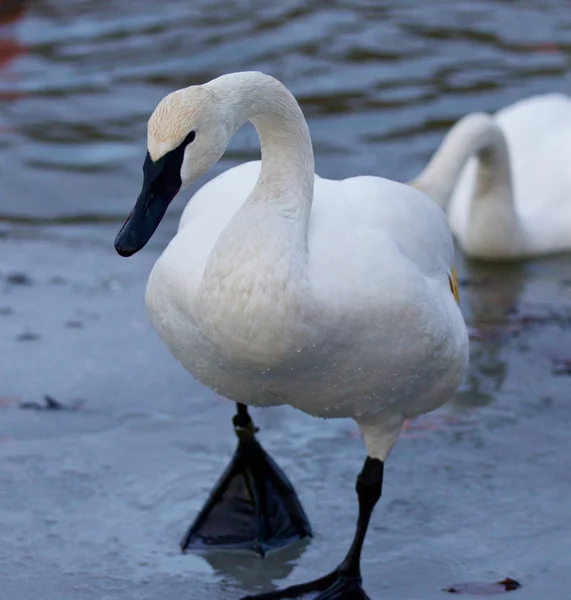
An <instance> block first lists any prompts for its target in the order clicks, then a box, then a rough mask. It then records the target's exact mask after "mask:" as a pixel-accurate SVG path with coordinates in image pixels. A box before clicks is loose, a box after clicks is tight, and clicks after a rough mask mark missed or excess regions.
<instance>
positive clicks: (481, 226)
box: [412, 113, 527, 260]
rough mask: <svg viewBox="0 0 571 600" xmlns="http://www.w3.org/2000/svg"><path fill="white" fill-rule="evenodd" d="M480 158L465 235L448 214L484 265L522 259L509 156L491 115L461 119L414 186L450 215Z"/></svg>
mask: <svg viewBox="0 0 571 600" xmlns="http://www.w3.org/2000/svg"><path fill="white" fill-rule="evenodd" d="M474 155H475V159H476V173H475V178H474V182H473V187H472V188H471V193H470V194H471V195H470V198H469V209H468V214H467V220H466V221H465V223H464V225H462V226H461V228H460V229H457V228H456V227H455V221H454V219H453V217H452V213H451V211H450V210H449V211H448V212H449V215H450V216H451V223H452V226H453V228H454V231H455V233H456V235H457V237H458V239H459V242H460V245H461V246H462V247H463V249H464V251H466V252H467V253H468V254H470V255H471V256H474V257H479V258H483V259H491V260H493V259H506V258H512V257H516V256H519V255H521V254H522V253H524V252H525V251H526V248H527V241H526V236H525V233H524V231H523V230H522V227H521V223H520V219H519V216H518V214H517V210H516V207H515V204H514V194H513V187H512V178H511V166H510V155H509V150H508V146H507V142H506V138H505V136H504V134H503V132H502V130H501V129H500V127H499V126H498V125H497V124H496V122H495V120H494V119H493V118H492V117H491V116H490V115H487V114H485V113H472V114H469V115H467V116H466V117H464V118H462V119H460V121H458V123H457V124H456V125H455V126H454V127H453V128H452V129H451V130H450V131H449V132H448V134H447V135H446V137H445V138H444V140H443V142H442V143H441V144H440V147H439V148H438V150H437V151H436V153H435V155H434V156H433V158H432V160H431V161H430V162H429V163H428V165H427V166H426V168H425V169H424V171H422V173H421V174H420V175H419V176H418V177H417V179H416V180H415V181H413V182H412V185H413V186H414V187H416V188H417V189H419V190H421V191H423V192H425V193H426V194H428V195H429V196H430V197H431V198H432V199H433V200H435V201H436V202H437V203H438V204H439V205H440V206H441V207H442V208H443V209H447V207H448V202H449V200H450V197H451V195H452V192H453V190H454V187H455V185H456V184H457V182H458V178H459V175H460V173H461V171H462V169H463V168H464V166H465V164H466V162H467V161H468V160H469V159H470V158H471V157H472V156H474Z"/></svg>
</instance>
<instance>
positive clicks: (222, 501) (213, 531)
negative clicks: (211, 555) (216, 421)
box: [180, 407, 312, 556]
mask: <svg viewBox="0 0 571 600" xmlns="http://www.w3.org/2000/svg"><path fill="white" fill-rule="evenodd" d="M244 408H245V407H244ZM234 425H235V427H236V433H237V435H238V439H239V442H238V447H237V448H236V452H235V453H234V456H233V457H232V460H231V462H230V464H229V465H228V467H227V469H226V471H225V472H224V473H223V475H222V477H221V478H220V479H219V481H218V483H217V484H216V485H215V487H214V489H213V490H212V492H211V494H210V498H209V499H208V500H207V501H206V504H205V505H204V507H203V508H202V510H201V511H200V513H199V514H198V516H197V518H196V519H195V521H194V523H192V525H191V526H190V527H189V529H188V530H187V532H186V534H185V535H184V537H183V538H182V540H181V542H180V546H181V549H182V551H183V552H184V551H185V550H187V549H195V550H204V549H209V548H211V549H247V550H253V551H254V552H257V553H258V554H260V555H262V556H263V555H264V554H265V553H266V552H268V551H269V550H272V549H275V548H280V547H283V546H287V545H288V544H291V543H293V542H295V541H297V540H300V539H302V538H304V537H307V536H311V535H312V531H311V527H310V525H309V521H308V519H307V516H306V515H305V512H304V510H303V508H302V506H301V503H300V501H299V499H298V497H297V494H296V493H295V490H294V488H293V486H292V484H291V483H290V481H289V480H288V478H287V477H286V475H285V474H284V472H283V471H282V470H281V469H280V467H279V466H278V465H277V464H276V463H275V462H274V461H273V460H272V458H271V457H270V456H269V455H268V453H267V452H266V451H265V450H264V449H263V448H262V446H261V445H260V444H259V442H258V441H257V440H256V438H255V436H254V434H255V431H256V429H255V428H254V426H253V423H252V422H251V420H250V417H249V415H248V414H247V412H243V413H242V414H240V410H239V414H238V415H236V417H235V418H234Z"/></svg>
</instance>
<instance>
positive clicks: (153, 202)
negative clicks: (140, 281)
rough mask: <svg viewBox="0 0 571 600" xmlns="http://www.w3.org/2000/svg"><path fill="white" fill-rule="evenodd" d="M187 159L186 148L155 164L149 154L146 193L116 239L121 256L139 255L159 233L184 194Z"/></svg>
mask: <svg viewBox="0 0 571 600" xmlns="http://www.w3.org/2000/svg"><path fill="white" fill-rule="evenodd" d="M183 155H184V147H183V148H182V149H181V148H180V147H179V148H176V149H175V150H173V151H171V152H169V153H167V154H165V155H164V156H163V157H162V158H160V159H159V160H158V161H156V162H154V161H153V160H152V159H151V157H150V155H149V153H148V152H147V157H146V158H145V163H144V164H143V189H142V190H141V193H140V194H139V197H138V198H137V202H136V203H135V207H134V208H133V210H132V211H131V214H130V215H129V217H128V219H127V221H126V222H125V224H124V225H123V227H121V230H120V231H119V233H118V234H117V237H116V238H115V250H117V252H118V253H119V254H120V255H121V256H132V255H133V254H135V252H138V251H139V250H140V249H141V248H142V247H143V246H144V245H145V244H146V243H147V242H148V241H149V240H150V239H151V237H152V236H153V233H155V231H156V229H157V227H158V226H159V223H160V222H161V219H162V218H163V216H164V214H165V212H166V210H167V208H168V206H169V204H170V203H171V201H172V199H173V198H174V197H175V196H176V195H177V194H178V191H179V190H180V186H181V179H180V168H181V165H182V159H183Z"/></svg>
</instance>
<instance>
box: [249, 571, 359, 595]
mask: <svg viewBox="0 0 571 600" xmlns="http://www.w3.org/2000/svg"><path fill="white" fill-rule="evenodd" d="M282 598H292V599H296V598H297V599H299V600H371V599H370V598H369V596H367V594H366V593H365V590H363V586H362V584H361V578H360V577H347V576H346V575H343V574H341V573H338V572H337V571H335V572H333V573H330V574H329V575H326V576H325V577H322V578H321V579H316V580H315V581H309V582H308V583H302V584H300V585H293V586H291V587H289V588H285V589H283V590H276V591H273V592H267V593H265V594H257V595H255V596H244V597H243V598H241V599H240V600H281V599H282Z"/></svg>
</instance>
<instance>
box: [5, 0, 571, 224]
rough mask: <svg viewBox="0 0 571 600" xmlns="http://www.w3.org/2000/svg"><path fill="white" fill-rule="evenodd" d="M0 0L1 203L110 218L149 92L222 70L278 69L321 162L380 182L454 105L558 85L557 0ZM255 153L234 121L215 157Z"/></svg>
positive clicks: (127, 199) (568, 29) (568, 46)
mask: <svg viewBox="0 0 571 600" xmlns="http://www.w3.org/2000/svg"><path fill="white" fill-rule="evenodd" d="M0 6H1V7H2V8H1V9H0V15H3V18H2V17H0V18H2V20H3V22H4V24H3V25H0V36H1V37H0V53H1V54H0V69H1V71H0V127H1V133H0V169H1V170H0V177H1V179H0V181H1V190H2V195H1V197H0V214H2V215H3V216H13V217H51V216H64V215H65V216H74V215H85V214H91V215H100V216H101V215H105V216H117V217H118V218H119V216H122V215H123V214H124V213H125V211H126V210H127V209H128V208H129V207H130V206H131V203H132V201H133V198H134V196H135V195H136V193H137V192H138V187H139V184H140V173H141V165H142V158H143V156H144V152H145V125H146V119H147V118H148V116H149V114H150V113H151V111H152V110H153V108H154V107H155V105H156V103H157V102H158V100H160V98H161V97H162V96H163V95H165V94H166V93H168V92H170V91H171V90H173V89H175V88H178V87H182V86H186V85H189V84H193V83H201V82H204V81H207V80H209V79H211V78H213V77H215V76H217V75H220V74H222V73H225V72H230V71H237V70H247V69H260V70H262V71H265V72H267V73H269V74H272V75H274V76H276V77H278V78H280V79H281V80H283V81H284V83H285V84H286V85H287V86H288V87H289V88H290V89H291V90H292V91H293V92H294V94H295V95H296V96H297V98H298V99H299V101H300V102H301V105H302V107H303V109H304V111H305V114H306V115H307V118H308V120H309V123H310V127H311V133H312V136H313V140H314V143H315V147H316V159H317V168H318V171H319V172H320V173H321V174H323V175H326V176H327V175H329V176H331V175H338V176H349V175H352V174H357V173H375V174H382V175H385V176H389V177H392V178H395V179H406V178H408V177H412V176H413V175H414V174H415V173H416V172H417V171H418V170H419V169H420V168H421V166H422V164H423V162H424V160H425V159H426V158H427V157H428V156H429V154H430V152H431V151H432V150H433V149H434V148H435V146H436V144H437V143H438V141H439V139H440V138H441V136H442V134H443V133H444V131H445V129H446V127H448V126H449V125H450V124H451V123H453V122H454V121H455V120H456V119H457V118H459V117H460V116H462V115H463V114H465V113H466V112H468V111H471V110H476V109H478V110H496V109H498V108H500V107H502V106H504V105H506V104H508V103H510V102H513V101H514V100H516V99H518V98H520V97H523V96H526V95H529V94H532V93H535V92H544V91H552V90H566V89H567V88H568V86H569V81H570V73H569V56H570V51H571V5H569V3H568V2H566V0H559V1H557V0H551V1H543V2H541V1H536V2H521V1H520V2H517V3H513V2H508V1H506V2H498V1H495V2H485V1H478V2H475V1H472V0H471V1H470V2H459V1H458V2H451V1H441V2H431V3H421V2H418V1H415V0H411V1H403V0H394V1H392V2H386V1H384V2H380V1H375V0H371V1H369V2H366V1H347V0H345V1H332V0H326V1H325V0H321V1H312V2H307V0H297V1H292V0H287V1H284V2H279V3H278V2H261V1H255V0H250V1H246V0H242V1H235V2H232V1H229V0H225V1H218V2H216V1H211V0H200V1H194V2H188V1H186V0H184V1H182V0H169V1H168V2H163V3H161V6H160V10H158V9H157V4H156V2H155V1H153V0H132V1H131V0H130V1H129V2H120V1H111V0H106V1H101V2H90V1H87V0H84V1H74V2H71V1H69V0H67V1H65V0H54V1H51V2H46V1H45V0H39V1H36V2H25V1H18V0H8V1H6V0H2V4H1V5H0ZM257 154H258V142H257V139H256V136H255V132H254V131H253V129H252V128H249V127H248V128H244V130H243V131H241V132H240V133H239V134H238V135H237V136H236V138H235V140H234V142H233V144H232V151H231V152H229V153H228V154H227V155H226V157H225V158H224V160H223V161H221V164H220V165H219V169H223V168H227V167H228V166H229V165H231V164H233V163H235V162H237V161H242V160H246V159H250V158H253V157H255V156H257ZM182 204H183V201H182V200H181V199H179V201H178V204H177V207H178V209H179V210H180V208H181V206H182ZM175 210H176V209H175Z"/></svg>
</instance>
